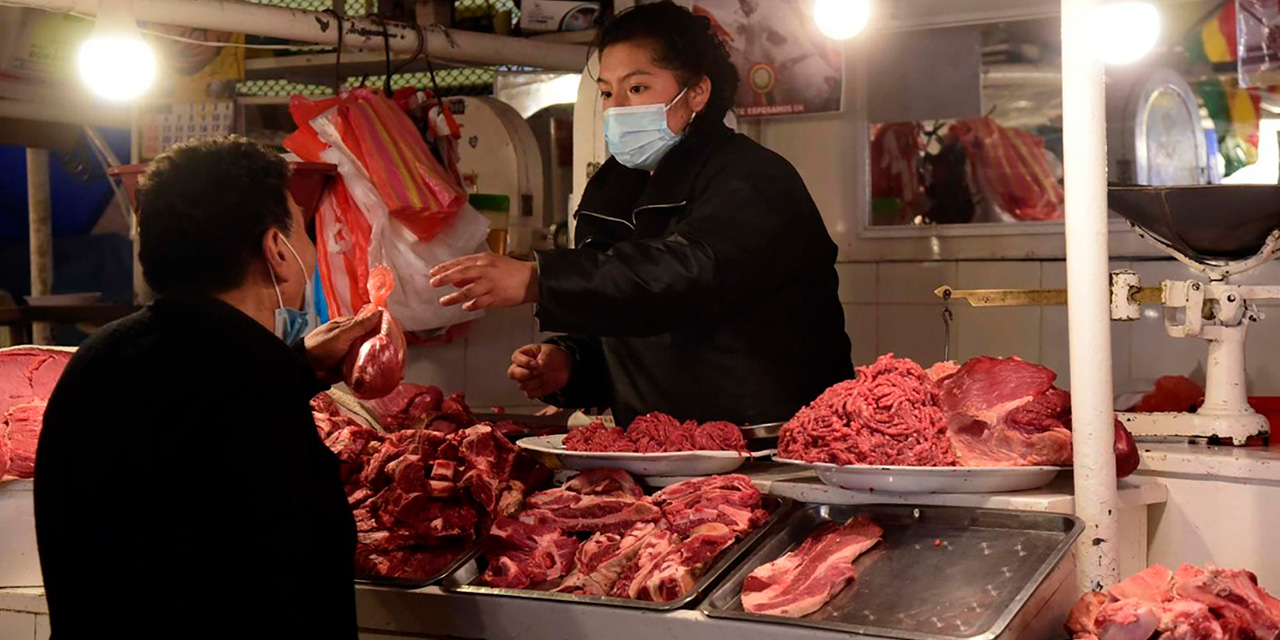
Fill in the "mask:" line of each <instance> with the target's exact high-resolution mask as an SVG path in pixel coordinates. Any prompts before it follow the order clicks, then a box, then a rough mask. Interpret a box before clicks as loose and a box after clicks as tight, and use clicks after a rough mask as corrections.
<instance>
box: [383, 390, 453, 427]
mask: <svg viewBox="0 0 1280 640" xmlns="http://www.w3.org/2000/svg"><path fill="white" fill-rule="evenodd" d="M367 404H368V405H369V407H370V408H372V409H373V411H374V412H375V413H377V414H378V422H380V423H381V424H382V426H383V427H384V428H386V429H387V430H389V431H398V430H400V429H403V428H406V427H410V426H413V424H414V422H416V421H417V420H420V419H423V418H426V417H427V416H429V415H430V414H434V413H439V412H440V411H441V409H442V407H443V406H444V392H443V391H441V390H440V387H435V386H430V385H421V384H413V383H411V382H405V383H403V384H401V385H400V386H398V387H396V388H395V390H394V391H392V392H391V393H390V394H388V395H387V396H385V397H382V398H379V399H377V400H370V401H368V403H367Z"/></svg>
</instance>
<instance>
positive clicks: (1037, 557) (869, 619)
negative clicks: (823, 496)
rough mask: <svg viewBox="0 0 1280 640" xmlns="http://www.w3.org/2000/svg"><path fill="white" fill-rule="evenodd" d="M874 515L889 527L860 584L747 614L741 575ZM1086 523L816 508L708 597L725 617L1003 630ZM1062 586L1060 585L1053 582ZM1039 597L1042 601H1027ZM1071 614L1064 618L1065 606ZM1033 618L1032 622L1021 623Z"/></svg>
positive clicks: (881, 628) (936, 633) (990, 633)
mask: <svg viewBox="0 0 1280 640" xmlns="http://www.w3.org/2000/svg"><path fill="white" fill-rule="evenodd" d="M860 514H867V515H870V516H871V517H872V519H873V520H875V522H876V524H878V525H880V526H881V528H883V529H884V539H883V540H882V541H881V542H880V544H878V545H876V546H875V547H873V548H872V549H871V550H870V551H868V552H867V553H865V554H863V555H862V556H861V557H860V558H858V560H857V561H855V562H854V566H855V567H857V570H858V575H857V579H856V581H855V582H854V583H853V584H852V585H850V586H849V587H847V588H845V590H844V591H841V592H840V593H839V594H837V595H836V597H835V598H833V599H832V600H831V601H830V602H828V603H827V604H826V605H825V606H823V607H822V608H821V609H819V610H818V611H815V612H814V613H812V614H810V615H808V616H805V617H803V618H786V617H782V616H770V615H761V614H755V613H747V612H745V611H743V609H742V601H741V594H742V582H743V580H744V579H745V578H746V577H747V575H748V574H749V573H751V572H752V571H753V570H755V569H756V568H757V567H759V566H760V565H762V564H765V563H767V562H770V561H772V560H775V559H777V558H778V557H780V556H782V555H783V554H785V553H786V552H788V551H790V550H791V549H793V548H795V547H796V546H798V545H799V544H800V543H801V542H803V541H804V539H805V538H807V537H808V536H809V534H810V533H811V532H813V530H814V529H816V528H818V527H819V526H820V525H822V524H824V523H826V522H830V521H840V522H843V521H845V520H848V519H849V518H852V517H854V516H857V515H860ZM1083 530H1084V525H1083V524H1082V523H1081V521H1080V520H1079V519H1078V518H1076V517H1074V516H1068V515H1060V514H1047V513H1031V512H1020V511H1002V510H995V509H972V508H964V507H912V506H898V505H893V506H890V505H857V506H829V505H810V506H807V507H805V508H802V509H799V510H798V511H796V512H795V513H794V514H793V515H792V516H791V517H790V518H788V519H787V524H786V526H785V527H784V528H781V529H780V530H779V531H778V533H776V534H775V535H773V536H771V537H770V538H769V539H768V540H766V541H765V542H764V543H762V544H761V545H760V546H759V548H758V549H757V550H756V552H755V553H753V554H752V555H751V557H750V558H747V560H746V561H744V562H743V563H742V564H741V565H740V566H739V567H738V569H737V570H736V571H734V572H733V574H732V575H731V576H730V577H729V578H728V579H727V580H726V581H725V582H723V583H722V584H721V585H720V586H719V587H718V588H717V589H716V590H715V591H714V592H713V593H712V594H711V596H710V597H709V598H707V600H706V601H705V602H704V603H703V604H702V607H701V609H702V612H703V613H705V614H706V615H708V616H713V617H719V618H737V619H741V620H751V621H756V622H770V623H777V624H790V625H800V626H805V627H814V628H818V629H829V630H835V631H842V632H850V633H857V634H864V635H868V636H878V637H885V638H905V639H910V640H936V639H943V638H948V639H950V638H964V639H966V640H969V639H984V640H990V639H994V638H999V637H1001V634H1002V633H1004V632H1005V630H1006V629H1007V628H1010V627H1011V623H1013V622H1014V618H1015V616H1017V615H1018V614H1019V612H1020V611H1021V610H1023V608H1024V607H1025V608H1026V609H1028V610H1029V612H1030V613H1032V614H1034V613H1036V610H1038V609H1039V608H1040V607H1041V606H1043V605H1044V598H1047V597H1048V595H1047V594H1037V590H1038V588H1039V587H1040V585H1041V583H1044V582H1046V578H1047V577H1049V576H1050V574H1051V573H1054V574H1055V575H1057V573H1060V572H1055V569H1056V568H1057V567H1058V565H1059V564H1060V563H1061V561H1062V560H1063V558H1064V557H1065V556H1067V555H1068V554H1069V552H1070V550H1071V545H1072V544H1073V543H1074V542H1075V539H1076V538H1077V537H1079V535H1080V532H1081V531H1083ZM1055 586H1056V585H1055ZM1033 596H1037V597H1036V598H1035V600H1036V601H1035V602H1033V603H1032V604H1031V605H1029V606H1028V603H1029V602H1031V601H1032V600H1033ZM1063 619H1065V612H1064V616H1063ZM1019 622H1020V624H1025V621H1019Z"/></svg>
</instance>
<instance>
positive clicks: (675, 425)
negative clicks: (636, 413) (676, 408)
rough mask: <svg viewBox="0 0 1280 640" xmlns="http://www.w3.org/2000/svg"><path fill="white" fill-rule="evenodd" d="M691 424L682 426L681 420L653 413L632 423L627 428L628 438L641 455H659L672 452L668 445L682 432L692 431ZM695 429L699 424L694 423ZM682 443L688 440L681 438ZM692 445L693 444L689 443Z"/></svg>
mask: <svg viewBox="0 0 1280 640" xmlns="http://www.w3.org/2000/svg"><path fill="white" fill-rule="evenodd" d="M689 424H690V423H685V424H680V421H679V420H676V419H675V418H672V417H671V416H669V415H667V414H665V413H659V412H656V411H655V412H653V413H648V414H645V415H642V416H640V417H638V418H636V419H635V420H633V421H632V422H631V426H630V427H627V437H628V438H630V439H631V442H633V443H635V445H636V451H639V452H640V453H659V452H663V451H672V449H669V448H668V443H669V442H671V441H672V440H674V439H675V436H677V434H678V433H679V432H680V431H681V430H685V429H687V430H690V431H691V430H692V427H690V426H688V425H689ZM692 425H693V427H696V426H697V423H696V422H695V423H692ZM680 439H681V441H683V440H688V438H683V437H682V438H680ZM689 444H692V442H689ZM675 451H687V449H675Z"/></svg>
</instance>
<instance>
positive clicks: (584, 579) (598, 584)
mask: <svg viewBox="0 0 1280 640" xmlns="http://www.w3.org/2000/svg"><path fill="white" fill-rule="evenodd" d="M657 530H658V525H657V524H655V523H652V522H642V523H639V524H637V525H635V526H634V527H631V529H629V530H628V531H627V532H626V533H624V534H621V535H619V534H616V533H597V534H595V535H593V536H591V537H590V538H587V540H586V542H583V543H582V546H580V547H578V554H577V556H576V558H575V562H574V568H573V573H571V574H569V576H568V577H566V578H565V579H564V582H562V583H560V586H559V587H557V588H556V591H560V592H562V593H577V594H582V595H592V596H604V595H608V594H609V591H610V590H612V589H613V585H614V584H616V583H617V582H618V578H619V577H620V576H621V575H622V572H623V571H624V570H626V569H627V567H629V566H630V565H631V561H632V559H634V558H635V557H636V554H637V553H638V552H639V551H640V548H641V546H642V544H641V543H643V542H644V541H645V540H646V539H648V537H649V536H650V535H651V534H653V533H654V532H655V531H657Z"/></svg>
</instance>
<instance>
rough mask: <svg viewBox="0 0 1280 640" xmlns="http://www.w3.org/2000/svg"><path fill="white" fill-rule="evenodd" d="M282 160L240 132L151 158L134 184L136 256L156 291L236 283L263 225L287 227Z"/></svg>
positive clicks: (256, 252)
mask: <svg viewBox="0 0 1280 640" xmlns="http://www.w3.org/2000/svg"><path fill="white" fill-rule="evenodd" d="M288 180H289V165H288V163H286V162H285V160H284V158H282V157H281V156H280V155H279V154H276V153H273V152H272V151H270V150H268V149H266V148H265V147H263V146H261V145H258V144H256V143H254V142H250V141H249V140H246V139H244V138H239V137H234V136H231V137H220V138H213V139H206V140H201V141H197V142H188V143H185V144H180V145H178V146H176V147H173V148H172V149H170V150H169V151H167V152H165V153H164V154H162V155H160V157H158V158H156V159H155V161H154V162H152V163H151V166H150V167H149V168H148V169H147V172H146V174H145V175H144V176H143V178H142V183H141V184H140V185H139V187H138V234H139V248H138V260H139V261H140V262H141V263H142V271H143V276H144V277H145V278H146V280H147V284H148V285H150V287H151V289H152V290H153V291H155V292H156V293H157V294H160V295H169V294H196V295H213V294H218V293H223V292H226V291H229V290H231V289H234V288H235V287H237V286H239V285H240V284H242V283H243V282H244V280H245V276H246V275H247V274H248V272H249V267H250V266H251V265H253V264H255V263H256V262H257V261H259V260H261V259H262V236H263V235H264V234H266V233H267V231H268V230H269V229H273V228H274V229H279V230H281V231H282V232H284V233H288V232H289V230H290V228H291V226H292V220H293V216H292V213H291V212H290V211H289V201H288Z"/></svg>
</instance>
